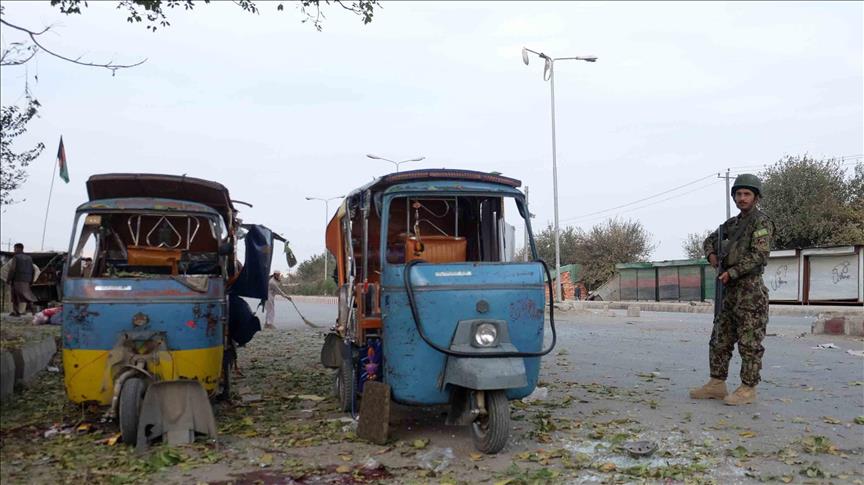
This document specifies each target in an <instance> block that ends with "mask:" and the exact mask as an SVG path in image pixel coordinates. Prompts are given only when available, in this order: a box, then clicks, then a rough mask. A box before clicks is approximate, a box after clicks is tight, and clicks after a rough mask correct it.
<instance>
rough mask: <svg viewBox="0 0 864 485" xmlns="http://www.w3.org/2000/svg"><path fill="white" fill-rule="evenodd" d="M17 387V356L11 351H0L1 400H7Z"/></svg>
mask: <svg viewBox="0 0 864 485" xmlns="http://www.w3.org/2000/svg"><path fill="white" fill-rule="evenodd" d="M13 389H15V358H14V357H12V353H11V352H0V401H3V402H5V401H6V400H7V399H8V398H9V397H10V396H12V390H13Z"/></svg>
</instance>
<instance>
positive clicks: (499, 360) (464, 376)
mask: <svg viewBox="0 0 864 485" xmlns="http://www.w3.org/2000/svg"><path fill="white" fill-rule="evenodd" d="M496 350H501V351H505V352H517V350H516V347H514V346H513V345H511V344H508V345H502V346H501V347H499V348H498V349H496ZM448 384H451V385H454V386H459V387H464V388H466V389H473V390H476V391H486V390H492V389H518V388H520V387H525V386H527V385H528V377H527V372H526V371H525V359H523V358H521V357H493V358H488V359H478V358H475V357H453V356H449V357H447V365H446V367H445V369H444V382H443V385H444V386H445V387H446V386H447V385H448Z"/></svg>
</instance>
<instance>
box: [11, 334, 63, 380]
mask: <svg viewBox="0 0 864 485" xmlns="http://www.w3.org/2000/svg"><path fill="white" fill-rule="evenodd" d="M55 352H57V344H56V343H55V342H54V339H53V338H50V337H49V338H46V339H44V340H41V341H39V342H34V343H30V344H27V345H25V346H23V347H21V348H20V349H18V350H15V351H13V352H12V356H13V358H14V359H15V380H16V381H20V382H25V383H26V382H30V381H32V380H33V378H34V377H36V374H38V373H39V371H41V370H42V369H44V368H45V366H47V365H48V363H49V362H51V358H52V357H54V353H55Z"/></svg>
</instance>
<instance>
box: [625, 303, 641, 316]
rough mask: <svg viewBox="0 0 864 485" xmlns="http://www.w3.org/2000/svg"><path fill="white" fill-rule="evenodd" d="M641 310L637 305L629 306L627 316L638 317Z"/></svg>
mask: <svg viewBox="0 0 864 485" xmlns="http://www.w3.org/2000/svg"><path fill="white" fill-rule="evenodd" d="M640 311H641V309H640V308H639V305H630V306H628V307H627V316H628V317H638V316H639V313H640Z"/></svg>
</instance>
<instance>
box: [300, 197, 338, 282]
mask: <svg viewBox="0 0 864 485" xmlns="http://www.w3.org/2000/svg"><path fill="white" fill-rule="evenodd" d="M344 198H345V196H344V195H337V196H336V197H330V198H329V199H322V198H321V197H306V200H320V201H322V202H324V230H325V231H326V230H327V221H328V220H329V219H328V218H329V217H330V201H331V200H336V199H344ZM325 239H326V238H325ZM328 259H330V258H328V257H327V245H326V244H325V245H324V281H327V260H328Z"/></svg>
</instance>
